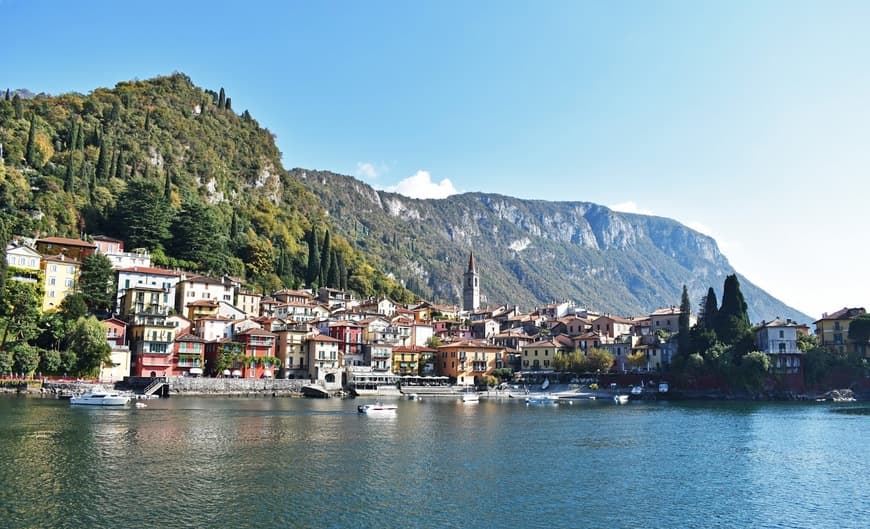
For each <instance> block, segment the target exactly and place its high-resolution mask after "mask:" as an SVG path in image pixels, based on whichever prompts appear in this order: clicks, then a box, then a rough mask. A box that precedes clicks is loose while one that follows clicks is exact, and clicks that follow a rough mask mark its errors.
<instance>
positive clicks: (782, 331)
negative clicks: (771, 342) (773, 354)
mask: <svg viewBox="0 0 870 529" xmlns="http://www.w3.org/2000/svg"><path fill="white" fill-rule="evenodd" d="M779 337H780V338H785V331H784V330H782V329H780V330H779Z"/></svg>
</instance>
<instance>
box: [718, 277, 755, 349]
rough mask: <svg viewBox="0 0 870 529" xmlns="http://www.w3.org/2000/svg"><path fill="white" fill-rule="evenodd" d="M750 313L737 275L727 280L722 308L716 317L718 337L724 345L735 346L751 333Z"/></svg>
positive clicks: (723, 291) (723, 292)
mask: <svg viewBox="0 0 870 529" xmlns="http://www.w3.org/2000/svg"><path fill="white" fill-rule="evenodd" d="M749 328H750V324H749V312H748V306H747V305H746V300H745V299H744V298H743V294H742V293H741V292H740V281H739V280H738V279H737V274H731V275H730V276H728V277H726V278H725V285H724V287H723V290H722V306H721V307H719V314H718V315H717V316H716V335H717V336H718V337H719V340H721V341H722V343H725V344H727V345H733V344H735V343H737V342H738V341H740V340H741V339H742V338H743V337H744V336H745V335H746V334H747V333H749Z"/></svg>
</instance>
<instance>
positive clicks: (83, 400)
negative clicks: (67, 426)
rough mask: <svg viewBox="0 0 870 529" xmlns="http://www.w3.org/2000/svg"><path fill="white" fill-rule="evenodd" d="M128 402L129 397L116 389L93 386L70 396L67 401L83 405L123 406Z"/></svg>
mask: <svg viewBox="0 0 870 529" xmlns="http://www.w3.org/2000/svg"><path fill="white" fill-rule="evenodd" d="M128 402H130V397H129V396H127V395H122V394H121V393H118V392H116V391H112V392H109V391H106V390H105V389H103V388H94V389H93V390H91V391H90V392H88V393H83V394H81V395H76V396H74V397H70V399H69V403H70V404H75V405H83V406H124V405H125V404H127V403H128Z"/></svg>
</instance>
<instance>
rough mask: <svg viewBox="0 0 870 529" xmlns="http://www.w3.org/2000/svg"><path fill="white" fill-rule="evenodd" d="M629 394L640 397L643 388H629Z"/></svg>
mask: <svg viewBox="0 0 870 529" xmlns="http://www.w3.org/2000/svg"><path fill="white" fill-rule="evenodd" d="M631 394H632V395H635V396H637V395H642V394H643V386H632V387H631Z"/></svg>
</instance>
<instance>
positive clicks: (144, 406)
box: [136, 402, 148, 408]
mask: <svg viewBox="0 0 870 529" xmlns="http://www.w3.org/2000/svg"><path fill="white" fill-rule="evenodd" d="M136 407H137V408H147V407H148V405H147V404H145V403H144V402H137V403H136Z"/></svg>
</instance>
